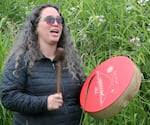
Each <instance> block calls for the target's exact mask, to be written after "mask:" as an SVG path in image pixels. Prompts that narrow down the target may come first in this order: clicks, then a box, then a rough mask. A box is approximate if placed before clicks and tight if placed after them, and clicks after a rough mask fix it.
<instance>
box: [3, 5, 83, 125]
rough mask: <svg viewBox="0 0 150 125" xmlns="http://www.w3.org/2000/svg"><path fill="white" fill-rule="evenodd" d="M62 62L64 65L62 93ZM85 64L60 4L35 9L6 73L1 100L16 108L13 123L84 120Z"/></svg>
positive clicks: (70, 124)
mask: <svg viewBox="0 0 150 125" xmlns="http://www.w3.org/2000/svg"><path fill="white" fill-rule="evenodd" d="M60 48H62V49H60ZM58 62H61V63H60V64H62V66H61V67H62V69H61V71H62V72H61V76H62V77H61V90H59V91H60V92H57V87H58V86H57V75H58V73H57V69H58ZM82 69H83V68H82V63H81V60H80V58H79V55H78V54H77V50H76V49H75V48H74V46H73V41H72V40H71V38H70V34H69V31H68V29H67V28H66V26H65V22H64V19H63V17H62V15H61V13H60V11H59V9H58V8H57V7H56V6H55V5H52V4H46V5H41V6H39V7H37V8H36V9H35V10H33V11H32V13H31V14H30V16H29V17H28V18H27V20H26V22H25V23H24V25H23V27H22V30H21V31H20V32H19V35H18V37H17V39H16V41H15V42H14V46H13V48H12V51H11V52H10V54H9V57H8V61H7V64H6V66H5V69H4V72H3V77H2V86H1V102H2V104H3V106H4V107H5V108H7V109H9V110H11V111H14V123H13V124H14V125H79V123H80V119H81V108H80V104H79V94H80V90H81V87H82V84H83V82H84V80H85V76H84V72H83V70H82ZM59 77H60V76H59Z"/></svg>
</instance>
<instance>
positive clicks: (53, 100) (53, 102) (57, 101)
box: [47, 93, 63, 110]
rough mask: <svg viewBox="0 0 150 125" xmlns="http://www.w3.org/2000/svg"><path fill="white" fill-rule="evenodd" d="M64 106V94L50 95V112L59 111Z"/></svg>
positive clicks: (48, 103) (48, 104)
mask: <svg viewBox="0 0 150 125" xmlns="http://www.w3.org/2000/svg"><path fill="white" fill-rule="evenodd" d="M62 104H63V98H62V94H61V93H60V94H57V93H56V94H53V95H49V96H48V99H47V108H48V110H55V109H59V108H60V107H61V106H62Z"/></svg>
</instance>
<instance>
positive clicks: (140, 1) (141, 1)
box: [137, 0, 149, 6]
mask: <svg viewBox="0 0 150 125" xmlns="http://www.w3.org/2000/svg"><path fill="white" fill-rule="evenodd" d="M148 1H149V0H138V1H137V3H138V4H140V5H141V6H145V5H146V3H147V2H148Z"/></svg>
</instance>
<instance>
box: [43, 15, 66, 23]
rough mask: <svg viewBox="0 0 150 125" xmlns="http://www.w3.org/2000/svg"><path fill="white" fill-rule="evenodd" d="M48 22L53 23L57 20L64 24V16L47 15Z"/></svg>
mask: <svg viewBox="0 0 150 125" xmlns="http://www.w3.org/2000/svg"><path fill="white" fill-rule="evenodd" d="M44 20H45V21H46V22H47V23H48V24H53V23H54V22H55V20H56V21H57V23H58V24H63V18H62V17H61V16H58V17H56V18H54V17H52V16H47V17H46V18H45V19H44Z"/></svg>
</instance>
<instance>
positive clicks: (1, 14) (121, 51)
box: [0, 0, 150, 125]
mask: <svg viewBox="0 0 150 125" xmlns="http://www.w3.org/2000/svg"><path fill="white" fill-rule="evenodd" d="M48 2H49V0H39V1H35V2H33V1H31V0H23V1H17V0H11V1H10V0H1V1H0V69H1V72H0V75H1V74H2V69H3V66H4V60H5V58H6V56H7V54H8V50H9V48H10V46H11V45H12V42H13V40H14V37H15V34H16V32H17V30H18V28H19V27H20V26H21V24H22V21H23V20H24V18H25V16H26V15H27V14H28V13H29V12H30V10H32V8H34V7H35V6H37V5H39V4H42V3H48ZM51 2H52V3H55V4H57V5H58V6H59V7H60V8H61V10H62V13H63V15H64V18H65V20H66V24H67V26H68V27H69V28H70V31H71V33H72V37H73V38H74V40H75V42H74V44H75V46H76V47H77V48H78V50H79V53H80V55H81V57H82V59H83V62H84V70H85V72H86V75H88V74H89V73H90V72H91V71H92V70H93V69H94V68H95V67H96V66H97V65H98V64H100V63H101V62H103V61H104V60H106V59H108V58H109V57H112V56H117V55H125V56H128V57H130V58H131V59H132V60H133V61H134V62H135V64H136V65H137V66H138V67H139V68H140V70H141V72H142V74H143V77H142V84H141V87H140V91H139V93H138V94H137V95H136V97H135V98H134V99H133V101H132V102H130V104H129V105H128V106H127V107H126V108H124V109H123V110H122V111H121V112H119V113H118V114H116V115H115V116H114V117H112V118H109V119H102V120H96V119H94V118H92V117H91V116H90V115H89V114H88V113H84V114H85V117H84V120H83V125H149V124H150V100H149V99H150V77H149V74H150V68H149V66H150V61H149V58H150V14H149V13H150V8H149V6H150V1H146V0H145V1H144V0H143V1H139V0H79V1H75V0H61V1H60V0H51ZM0 124H2V125H11V124H12V113H11V112H10V111H6V110H5V109H4V108H3V107H2V106H1V105H0Z"/></svg>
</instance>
